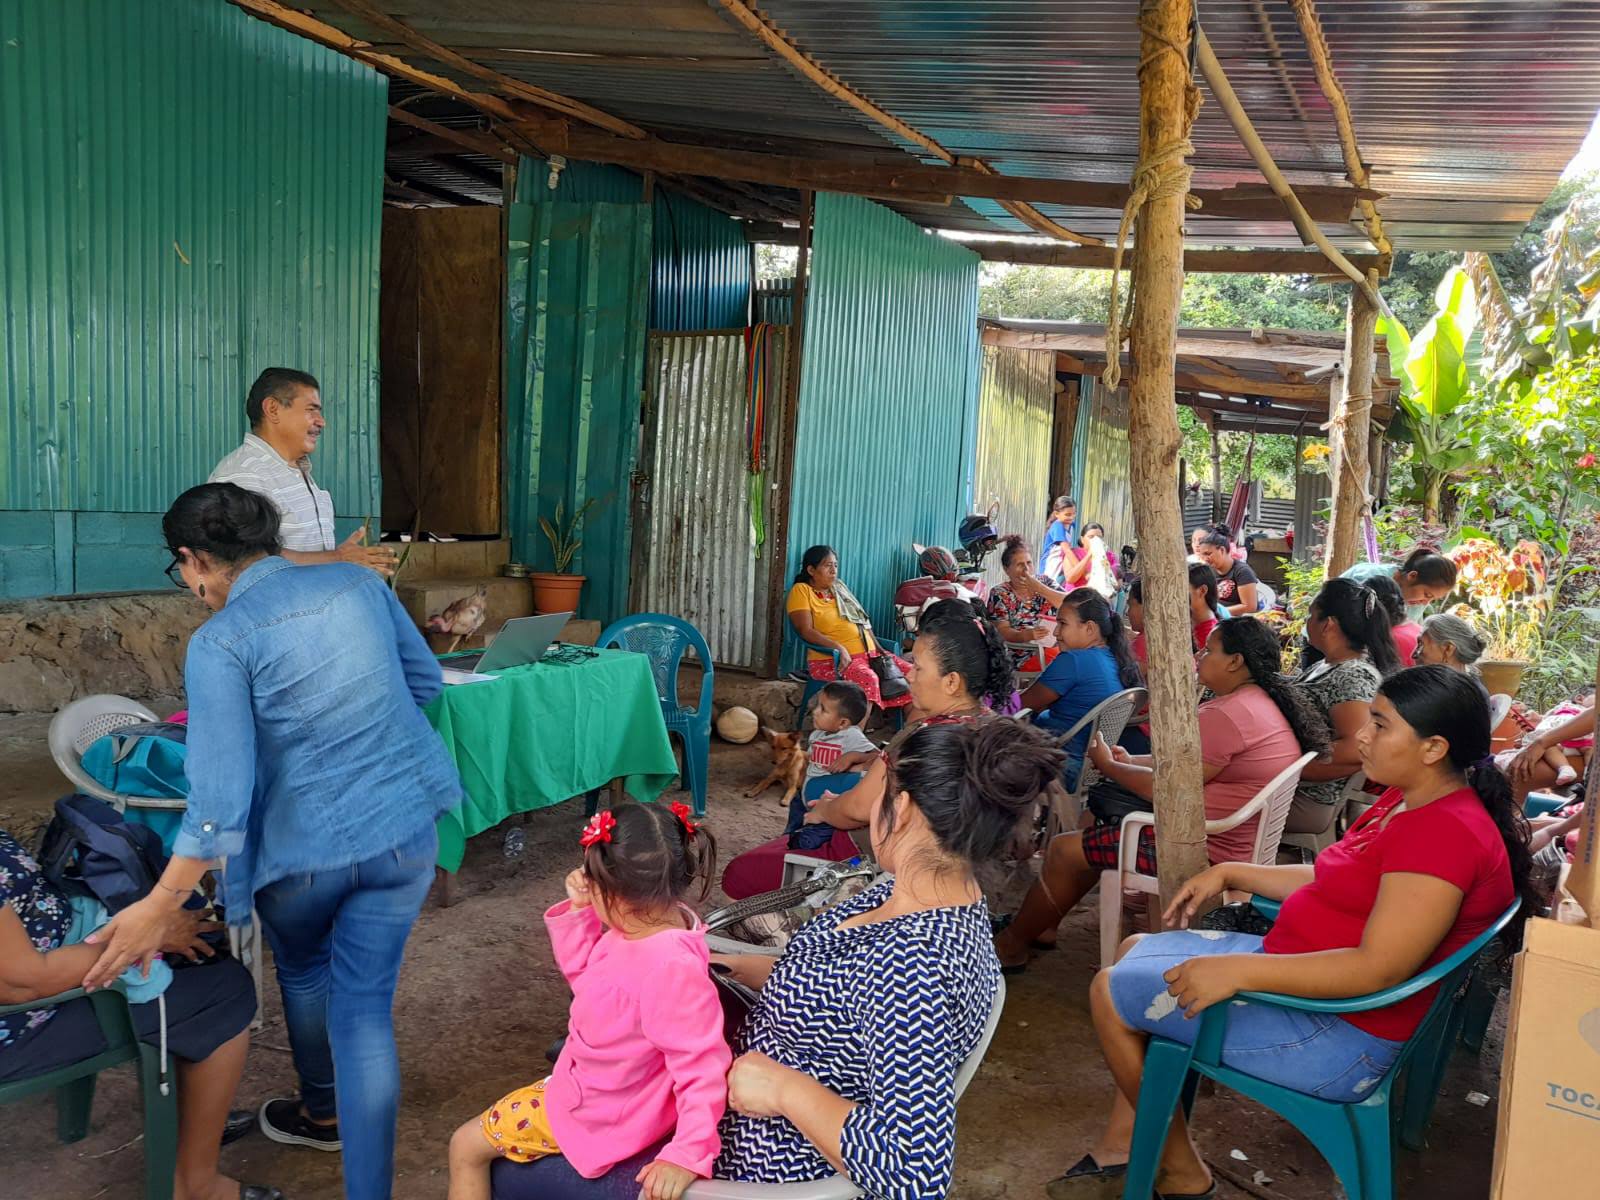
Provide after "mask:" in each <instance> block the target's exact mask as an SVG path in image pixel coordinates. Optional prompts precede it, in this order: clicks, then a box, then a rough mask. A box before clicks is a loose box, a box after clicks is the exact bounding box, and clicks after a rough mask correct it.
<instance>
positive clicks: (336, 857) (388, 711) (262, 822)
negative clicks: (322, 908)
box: [173, 557, 461, 922]
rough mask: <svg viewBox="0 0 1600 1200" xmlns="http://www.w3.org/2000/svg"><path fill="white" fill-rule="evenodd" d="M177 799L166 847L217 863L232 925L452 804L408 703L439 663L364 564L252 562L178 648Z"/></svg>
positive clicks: (436, 743) (452, 779) (439, 755)
mask: <svg viewBox="0 0 1600 1200" xmlns="http://www.w3.org/2000/svg"><path fill="white" fill-rule="evenodd" d="M184 685H185V687H186V688H187V690H188V699H189V755H188V762H187V766H186V771H187V774H188V777H189V807H188V810H187V811H186V812H185V813H184V817H183V828H182V831H181V832H180V833H179V834H178V837H177V840H176V842H175V843H174V845H173V853H174V854H178V855H182V856H183V857H185V858H203V859H214V858H226V859H227V860H228V861H227V870H226V878H225V886H224V894H225V899H226V900H227V902H228V919H229V921H230V922H234V921H238V922H245V921H248V920H249V918H250V909H251V902H252V898H253V897H254V895H255V893H256V892H257V891H259V890H260V889H261V888H263V887H265V886H267V885H268V884H270V883H273V882H274V881H276V880H279V879H283V878H285V877H286V876H289V875H298V874H302V873H309V872H312V871H324V870H332V869H336V868H340V867H348V866H353V865H355V864H356V863H359V862H364V861H365V860H366V859H369V858H372V857H373V856H375V855H378V854H382V853H383V852H384V851H385V850H392V849H394V848H395V847H396V846H400V845H403V844H404V843H405V842H406V841H408V840H410V839H411V838H413V837H415V836H416V835H417V834H418V833H420V832H421V831H422V830H423V829H424V828H425V827H426V826H428V825H430V824H432V823H433V822H434V821H435V820H437V819H438V817H439V814H440V813H443V812H445V811H447V810H449V809H451V808H454V807H456V806H457V805H458V804H459V803H460V802H461V780H460V777H459V776H458V775H457V774H456V768H455V764H454V763H453V762H452V761H451V759H450V756H449V754H448V753H447V752H446V750H445V747H444V743H443V742H442V741H440V740H439V735H438V734H437V733H435V732H434V731H433V728H432V727H431V726H430V725H429V724H428V721H427V718H426V717H424V716H423V715H422V708H421V706H422V705H424V704H426V703H427V702H428V701H430V700H432V699H433V698H434V697H435V696H437V695H438V694H439V692H440V691H441V690H442V689H443V686H444V684H443V680H442V678H441V676H440V673H439V664H438V662H437V661H436V660H435V659H434V657H433V656H432V655H431V654H430V653H429V652H428V646H427V643H426V642H424V641H423V640H422V635H421V634H419V633H418V632H417V629H416V626H414V625H413V624H412V623H411V619H410V618H409V617H408V616H407V615H406V613H405V610H404V609H402V608H401V607H400V603H399V601H397V600H396V599H395V597H394V594H393V593H392V592H391V591H390V590H389V588H388V587H387V586H386V585H385V584H384V583H383V581H382V580H381V579H379V578H378V576H377V575H375V574H374V573H373V572H371V571H369V570H367V569H366V568H364V567H357V566H353V565H347V564H344V563H329V564H326V565H317V566H294V565H291V564H290V563H289V562H287V561H286V560H285V559H282V558H276V557H272V558H266V559H263V560H261V561H260V562H257V563H253V564H251V565H250V566H249V567H247V568H246V569H245V570H244V571H242V572H241V573H240V575H239V577H238V579H236V580H235V581H234V584H233V587H232V589H231V590H230V591H229V593H228V600H227V603H226V604H225V605H223V607H222V609H221V610H220V611H219V612H217V613H216V614H214V615H213V616H212V617H211V619H210V620H208V621H207V622H206V623H205V624H204V625H202V626H201V627H200V628H199V630H198V631H196V633H195V634H194V636H193V638H192V639H190V642H189V652H188V657H187V659H186V660H185V663H184Z"/></svg>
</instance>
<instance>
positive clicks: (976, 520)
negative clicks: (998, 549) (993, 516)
mask: <svg viewBox="0 0 1600 1200" xmlns="http://www.w3.org/2000/svg"><path fill="white" fill-rule="evenodd" d="M958 536H959V537H960V539H961V548H962V549H963V550H965V551H966V552H967V553H968V554H969V555H983V554H987V553H989V551H991V550H993V549H994V547H995V543H996V542H998V541H999V540H1000V535H999V534H998V533H997V532H995V527H994V524H993V523H992V522H991V521H990V520H989V518H988V517H987V516H985V515H984V514H983V513H972V514H970V515H968V516H965V517H963V518H962V519H961V526H960V529H959V531H958Z"/></svg>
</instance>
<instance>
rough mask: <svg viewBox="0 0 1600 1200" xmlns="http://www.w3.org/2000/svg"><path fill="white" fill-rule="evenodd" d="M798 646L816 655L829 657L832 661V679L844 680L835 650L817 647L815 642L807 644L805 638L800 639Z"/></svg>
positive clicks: (837, 653)
mask: <svg viewBox="0 0 1600 1200" xmlns="http://www.w3.org/2000/svg"><path fill="white" fill-rule="evenodd" d="M800 644H801V645H802V646H804V647H805V648H806V649H807V650H815V651H816V652H817V653H818V654H826V655H828V656H829V657H831V658H832V659H833V676H834V678H835V679H843V678H844V671H843V669H842V668H841V667H840V665H839V652H838V651H837V650H835V649H833V648H831V647H829V646H819V645H817V644H816V643H815V642H808V641H806V640H805V638H801V639H800Z"/></svg>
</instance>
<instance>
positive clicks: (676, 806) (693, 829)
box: [672, 800, 700, 837]
mask: <svg viewBox="0 0 1600 1200" xmlns="http://www.w3.org/2000/svg"><path fill="white" fill-rule="evenodd" d="M689 813H690V808H689V806H688V805H687V804H685V803H684V802H683V801H682V800H674V801H673V802H672V815H673V816H675V817H677V818H678V820H680V821H682V822H683V827H684V829H685V830H686V831H687V832H688V834H689V836H690V837H693V836H694V835H695V834H697V833H699V832H700V826H699V825H698V824H696V823H695V822H694V821H692V820H691V819H690V817H689Z"/></svg>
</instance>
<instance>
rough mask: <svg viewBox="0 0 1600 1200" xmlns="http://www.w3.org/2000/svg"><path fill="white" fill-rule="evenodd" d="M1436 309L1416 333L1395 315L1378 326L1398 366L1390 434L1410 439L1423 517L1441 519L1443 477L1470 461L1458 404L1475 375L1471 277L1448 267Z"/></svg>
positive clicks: (1474, 309) (1476, 348)
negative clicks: (1396, 407) (1397, 404)
mask: <svg viewBox="0 0 1600 1200" xmlns="http://www.w3.org/2000/svg"><path fill="white" fill-rule="evenodd" d="M1433 298H1434V304H1435V310H1434V314H1433V316H1432V317H1431V318H1430V319H1429V321H1428V323H1427V324H1426V325H1424V326H1423V327H1422V330H1421V331H1420V332H1419V333H1418V334H1417V336H1416V337H1415V338H1413V337H1411V336H1410V335H1409V334H1408V333H1407V332H1406V329H1405V327H1404V326H1403V325H1401V324H1400V322H1399V320H1398V319H1391V318H1389V317H1380V318H1379V321H1378V332H1379V333H1380V334H1381V335H1382V336H1383V337H1384V338H1385V340H1386V341H1387V342H1388V346H1389V360H1390V361H1391V362H1399V363H1401V364H1402V366H1401V369H1400V373H1399V379H1400V412H1399V414H1397V417H1396V422H1395V424H1394V425H1391V427H1390V434H1391V436H1394V437H1396V438H1398V439H1401V440H1408V441H1410V442H1411V444H1412V451H1413V460H1414V461H1415V463H1416V465H1417V468H1418V470H1419V471H1420V472H1421V475H1422V503H1423V519H1424V520H1426V521H1428V522H1429V523H1435V522H1437V521H1438V520H1439V509H1440V507H1441V502H1442V499H1443V493H1444V484H1445V481H1446V480H1447V479H1448V478H1449V477H1450V474H1451V472H1452V471H1458V470H1460V469H1461V468H1462V467H1464V466H1466V465H1467V464H1468V463H1470V462H1471V461H1472V447H1471V445H1470V443H1469V442H1468V440H1467V437H1466V426H1465V422H1464V419H1463V417H1464V414H1463V413H1462V412H1461V411H1460V409H1461V406H1462V403H1463V402H1464V401H1465V400H1466V399H1467V397H1468V396H1469V395H1471V393H1472V388H1473V385H1474V383H1475V382H1476V379H1477V371H1476V368H1475V362H1474V360H1475V359H1476V357H1477V355H1478V352H1479V349H1480V342H1479V341H1478V339H1476V338H1475V336H1474V335H1475V334H1476V332H1477V325H1478V306H1477V293H1476V290H1475V289H1474V287H1473V283H1472V277H1471V276H1470V275H1468V274H1467V272H1466V271H1465V270H1463V269H1462V268H1461V267H1452V268H1450V270H1449V271H1448V272H1447V273H1446V274H1445V277H1444V278H1443V279H1442V280H1440V281H1439V286H1438V288H1437V289H1436V290H1435V291H1434V297H1433Z"/></svg>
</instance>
